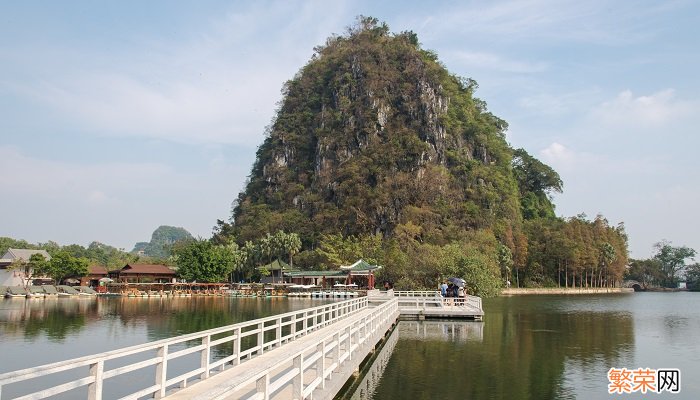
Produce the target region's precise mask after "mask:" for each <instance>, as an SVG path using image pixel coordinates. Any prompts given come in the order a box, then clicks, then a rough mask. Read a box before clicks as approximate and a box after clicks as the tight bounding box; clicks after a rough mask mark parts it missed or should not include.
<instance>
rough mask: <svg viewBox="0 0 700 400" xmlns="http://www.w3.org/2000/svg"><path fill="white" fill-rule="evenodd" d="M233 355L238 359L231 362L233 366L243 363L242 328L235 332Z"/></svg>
mask: <svg viewBox="0 0 700 400" xmlns="http://www.w3.org/2000/svg"><path fill="white" fill-rule="evenodd" d="M233 336H234V339H233V354H235V355H236V358H234V359H233V361H231V363H232V364H233V365H238V364H240V363H241V328H236V329H234V330H233Z"/></svg>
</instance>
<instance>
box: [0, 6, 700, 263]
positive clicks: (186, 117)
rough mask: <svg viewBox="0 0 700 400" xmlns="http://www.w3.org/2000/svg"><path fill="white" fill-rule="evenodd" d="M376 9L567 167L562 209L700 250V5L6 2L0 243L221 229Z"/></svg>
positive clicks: (127, 244)
mask: <svg viewBox="0 0 700 400" xmlns="http://www.w3.org/2000/svg"><path fill="white" fill-rule="evenodd" d="M96 3H100V4H96ZM359 14H363V15H371V16H375V17H377V18H379V19H380V20H383V21H386V22H387V24H388V25H389V27H390V29H391V30H392V31H393V32H399V31H404V30H413V31H414V32H416V33H417V34H418V38H419V40H420V42H421V43H422V46H423V47H424V48H426V49H431V50H434V51H435V52H437V54H438V56H439V58H440V60H441V61H442V62H443V63H444V64H445V65H446V66H447V68H448V69H449V70H450V71H451V72H452V73H454V74H457V75H460V76H464V77H471V78H473V79H475V80H476V81H477V82H478V83H479V90H478V91H477V93H476V94H477V96H478V97H479V98H481V99H482V100H484V101H486V102H487V103H488V105H489V109H490V110H491V111H492V112H493V113H494V114H496V115H497V116H499V117H500V118H502V119H504V120H506V121H508V123H509V124H510V129H509V131H508V140H509V141H510V143H511V144H512V146H514V147H523V148H525V149H526V150H527V151H528V152H530V153H531V154H533V155H535V156H537V157H539V158H540V159H541V160H543V161H545V162H546V163H548V164H550V165H551V166H553V167H554V168H555V169H556V170H557V171H558V172H559V174H560V175H561V177H562V179H563V181H564V193H563V194H561V195H557V196H556V198H555V202H556V205H557V214H558V215H562V216H573V215H576V214H579V213H582V212H585V213H586V214H587V215H588V216H589V217H591V218H593V217H594V216H595V215H596V214H598V213H602V214H603V215H604V216H605V217H606V218H607V219H608V220H609V221H610V223H611V224H617V223H619V222H624V223H625V226H626V228H627V232H628V234H629V236H630V250H631V254H632V256H633V257H637V258H643V257H648V256H650V255H651V254H652V245H653V244H654V243H655V242H657V241H660V240H661V239H668V240H671V241H672V242H673V244H675V245H687V246H690V247H693V248H695V249H696V250H699V251H700V235H698V234H697V229H698V226H699V225H700V211H698V204H700V182H698V175H699V172H700V161H699V157H698V156H697V152H698V147H699V145H700V139H699V135H698V126H699V125H700V80H699V79H698V72H699V71H700V45H699V44H698V43H699V42H700V40H699V38H700V3H699V2H697V1H668V0H661V1H621V0H610V1H595V0H587V1H580V0H575V1H562V0H552V1H545V0H533V1H521V0H517V1H471V2H469V1H459V2H457V1H455V2H447V1H445V2H426V1H415V2H407V1H395V2H390V1H386V2H378V1H347V2H340V1H318V2H316V1H307V2H293V1H280V2H262V1H256V2H254V3H253V2H236V1H233V2H232V1H197V2H171V1H125V0H122V1H115V2H94V1H60V2H59V1H55V2H51V1H44V2H34V1H21V2H20V1H15V2H9V1H7V2H2V3H0V191H1V193H0V210H1V212H2V214H1V215H2V218H1V219H0V236H10V237H13V238H22V239H26V240H28V241H30V242H45V241H48V240H55V241H57V242H59V243H60V244H62V245H66V244H71V243H78V244H81V245H84V246H85V245H87V244H89V243H90V242H91V241H93V240H97V241H101V242H103V243H107V244H111V245H114V246H117V247H123V248H125V249H127V250H130V249H131V248H132V247H133V245H134V243H135V242H137V241H144V240H149V238H150V234H151V233H152V232H153V230H154V229H155V228H156V227H158V226H159V225H174V226H181V227H184V228H185V229H187V230H189V231H190V232H192V234H194V235H195V236H202V237H209V236H210V235H211V230H212V227H213V226H214V225H215V222H216V219H217V218H228V216H229V215H230V207H231V201H232V200H233V199H234V198H235V197H236V195H237V194H238V192H239V191H240V190H241V189H242V187H243V184H244V182H245V179H246V176H247V175H248V174H249V173H250V169H251V166H252V163H253V160H254V158H255V151H256V149H257V146H258V145H259V144H260V143H261V142H262V139H263V134H264V131H265V127H266V126H267V125H268V124H269V123H270V121H271V120H272V118H273V117H274V114H275V109H276V104H277V102H278V101H279V100H280V98H281V96H280V89H281V87H282V84H283V83H284V82H285V81H286V80H288V79H290V78H292V77H293V76H294V74H295V73H296V72H297V71H298V70H299V69H300V68H301V67H302V66H303V65H304V64H305V63H306V62H307V61H308V60H309V57H310V56H311V55H312V54H313V47H314V46H316V45H319V44H323V43H324V42H325V39H326V38H327V37H328V36H329V35H331V34H334V33H343V32H344V30H345V27H347V26H348V25H350V24H352V23H353V21H354V20H355V17H356V16H357V15H359Z"/></svg>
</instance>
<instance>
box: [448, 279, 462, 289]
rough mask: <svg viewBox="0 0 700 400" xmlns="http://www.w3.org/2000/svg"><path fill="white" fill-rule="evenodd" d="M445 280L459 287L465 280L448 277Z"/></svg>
mask: <svg viewBox="0 0 700 400" xmlns="http://www.w3.org/2000/svg"><path fill="white" fill-rule="evenodd" d="M447 281H448V282H450V283H452V284H453V285H456V286H459V287H464V285H465V284H466V282H465V281H464V279H462V278H450V279H448V280H447Z"/></svg>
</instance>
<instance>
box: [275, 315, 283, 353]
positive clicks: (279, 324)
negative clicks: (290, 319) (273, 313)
mask: <svg viewBox="0 0 700 400" xmlns="http://www.w3.org/2000/svg"><path fill="white" fill-rule="evenodd" d="M275 335H276V337H277V347H279V346H282V318H277V328H276V329H275Z"/></svg>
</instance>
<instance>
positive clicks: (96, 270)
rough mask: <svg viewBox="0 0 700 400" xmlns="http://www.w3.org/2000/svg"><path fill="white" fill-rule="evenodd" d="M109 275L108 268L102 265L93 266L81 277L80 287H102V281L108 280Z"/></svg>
mask: <svg viewBox="0 0 700 400" xmlns="http://www.w3.org/2000/svg"><path fill="white" fill-rule="evenodd" d="M107 275H108V272H107V268H106V267H103V266H101V265H91V266H89V267H88V273H87V275H85V276H81V277H80V286H90V287H97V286H99V285H100V279H102V278H106V277H107Z"/></svg>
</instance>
